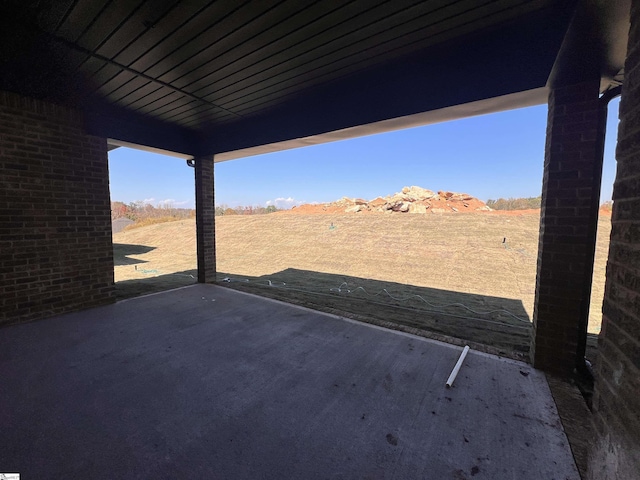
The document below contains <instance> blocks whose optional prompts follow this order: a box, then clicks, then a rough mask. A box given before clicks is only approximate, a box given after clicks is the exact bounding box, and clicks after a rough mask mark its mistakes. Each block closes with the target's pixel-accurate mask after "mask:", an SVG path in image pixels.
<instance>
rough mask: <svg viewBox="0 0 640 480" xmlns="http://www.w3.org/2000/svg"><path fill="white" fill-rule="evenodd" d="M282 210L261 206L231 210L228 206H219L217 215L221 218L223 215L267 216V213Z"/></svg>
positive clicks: (240, 207)
mask: <svg viewBox="0 0 640 480" xmlns="http://www.w3.org/2000/svg"><path fill="white" fill-rule="evenodd" d="M279 210H281V209H279V208H278V207H276V206H275V205H269V206H268V207H259V206H249V207H244V206H242V205H241V206H238V207H235V208H231V207H229V206H228V205H226V204H222V205H217V206H216V210H215V214H216V217H220V216H222V215H266V214H267V213H274V212H277V211H279Z"/></svg>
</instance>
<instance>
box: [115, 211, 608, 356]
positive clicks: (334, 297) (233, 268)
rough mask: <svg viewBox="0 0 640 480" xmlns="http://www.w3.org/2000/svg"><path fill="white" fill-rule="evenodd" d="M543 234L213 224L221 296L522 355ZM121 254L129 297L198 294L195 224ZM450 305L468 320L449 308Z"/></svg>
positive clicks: (280, 221)
mask: <svg viewBox="0 0 640 480" xmlns="http://www.w3.org/2000/svg"><path fill="white" fill-rule="evenodd" d="M538 224H539V213H537V212H536V211H533V212H531V211H530V212H527V213H523V214H515V215H495V214H462V213H461V214H455V215H383V214H381V215H365V216H361V215H357V214H339V215H286V214H280V215H264V216H223V217H216V227H217V228H216V248H217V262H218V271H219V272H220V273H219V275H218V281H222V280H223V279H225V278H228V279H229V280H231V281H230V282H225V283H223V284H226V285H229V286H231V287H234V288H240V289H244V290H248V291H251V292H254V293H257V294H260V295H265V296H271V297H275V298H279V299H282V300H286V301H291V302H294V303H298V304H302V305H307V306H310V307H312V308H317V309H321V310H328V311H333V312H343V313H344V312H346V313H349V314H351V315H352V316H359V317H362V318H372V319H376V321H379V322H395V323H401V324H403V325H409V326H411V327H417V328H426V329H430V330H432V331H435V332H438V333H443V334H447V335H454V336H457V337H458V338H464V339H468V340H470V341H477V342H480V343H488V344H493V345H496V346H498V347H499V348H507V345H509V344H511V346H512V347H513V348H514V349H515V350H516V351H524V350H525V349H526V348H527V347H528V336H527V335H528V330H527V329H530V325H529V322H530V321H531V319H532V317H533V303H534V296H535V275H536V261H537V246H538V227H539V225H538ZM610 230H611V225H610V217H606V216H603V217H602V218H601V220H600V223H599V234H598V244H597V250H596V263H595V268H594V285H593V294H592V302H593V307H592V311H591V315H590V322H589V331H590V332H591V333H598V332H599V329H600V321H601V312H600V305H601V303H602V297H603V295H604V275H605V267H606V258H607V252H608V238H609V233H610ZM505 239H506V240H505ZM114 243H115V244H116V249H117V252H118V253H117V255H116V267H115V277H116V281H117V282H118V290H119V291H120V292H122V293H121V296H122V297H126V296H130V295H135V294H140V293H141V292H140V290H141V287H137V290H136V287H135V285H136V284H138V283H140V281H143V283H144V282H146V285H147V286H146V287H144V288H142V290H143V292H142V293H147V292H149V291H158V290H162V289H167V288H175V287H176V286H180V285H185V284H189V283H193V282H195V278H193V277H195V268H196V255H195V221H194V220H181V221H176V222H170V223H163V224H157V225H151V226H148V227H145V228H138V229H134V230H129V231H124V232H121V233H119V234H116V235H114ZM118 245H120V246H118ZM142 247H144V248H142ZM150 247H153V248H152V249H149V248H150ZM145 248H147V249H149V250H147V251H142V250H145ZM343 283H346V285H343ZM358 287H362V288H364V289H365V290H366V292H365V291H363V289H362V288H358ZM384 289H386V290H387V293H385V292H384ZM127 291H129V292H133V293H127ZM136 292H137V293H136ZM367 292H368V293H367ZM388 294H391V295H392V296H393V298H391V297H389V295H388ZM418 297H420V298H418ZM426 302H429V304H427V303H426ZM450 304H461V305H463V306H464V308H463V307H460V306H449V307H443V308H440V307H441V306H442V305H450ZM434 306H435V307H434ZM465 308H466V309H468V310H465ZM496 310H499V311H500V312H495V311H496ZM505 310H506V311H507V312H510V313H512V314H513V315H510V314H509V313H505V312H504V311H505ZM490 311H493V312H494V313H493V314H491V315H487V314H486V312H490ZM514 316H515V317H519V318H522V319H525V320H526V322H522V321H520V320H517V319H515V318H514ZM491 322H497V323H491ZM500 325H506V327H504V328H503V327H501V326H500ZM505 329H506V330H505ZM505 331H506V332H507V333H506V334H505ZM483 332H484V333H483ZM508 332H511V333H508ZM505 335H506V336H505Z"/></svg>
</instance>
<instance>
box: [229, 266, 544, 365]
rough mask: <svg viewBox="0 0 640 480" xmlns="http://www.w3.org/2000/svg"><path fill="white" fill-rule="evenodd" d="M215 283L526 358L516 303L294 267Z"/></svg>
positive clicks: (525, 331)
mask: <svg viewBox="0 0 640 480" xmlns="http://www.w3.org/2000/svg"><path fill="white" fill-rule="evenodd" d="M216 279H217V282H218V284H220V285H223V286H225V285H226V286H228V287H231V288H234V289H238V290H243V291H246V292H250V293H254V294H257V295H261V296H265V297H270V298H274V299H277V300H282V301H285V302H289V303H294V304H298V305H302V306H305V307H309V308H313V309H316V310H320V311H324V312H329V313H335V314H338V315H342V316H348V317H351V318H354V319H357V320H363V321H367V322H370V323H375V324H378V325H382V326H385V327H390V328H396V327H397V326H398V325H399V326H401V327H402V328H401V329H404V330H407V329H409V331H410V329H417V330H421V331H426V332H430V333H431V334H436V337H437V335H443V336H447V337H455V338H457V339H460V340H462V341H464V342H467V343H469V342H470V343H474V344H480V345H486V346H489V347H492V348H493V349H494V350H497V353H500V354H503V355H508V356H511V357H514V358H519V359H528V352H529V348H530V342H531V333H532V325H531V319H530V318H529V316H528V314H527V312H526V310H525V309H524V306H523V304H522V302H521V301H520V300H517V299H511V298H501V297H491V296H487V295H478V294H472V293H464V292H455V291H451V290H442V289H437V288H429V287H419V286H415V285H405V284H401V283H394V282H384V281H379V280H372V279H366V278H359V277H351V276H345V275H336V274H329V273H321V272H314V271H306V270H298V269H293V268H288V269H286V270H283V271H280V272H276V273H273V274H270V275H264V276H261V277H250V276H246V275H236V274H233V273H223V272H220V273H218V275H217V278H216ZM429 336H431V337H433V336H434V335H429Z"/></svg>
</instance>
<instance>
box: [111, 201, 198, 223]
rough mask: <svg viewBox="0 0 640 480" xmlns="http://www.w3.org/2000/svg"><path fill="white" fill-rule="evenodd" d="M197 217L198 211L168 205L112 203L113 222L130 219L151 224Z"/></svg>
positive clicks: (138, 202) (137, 202) (139, 202)
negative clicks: (119, 219)
mask: <svg viewBox="0 0 640 480" xmlns="http://www.w3.org/2000/svg"><path fill="white" fill-rule="evenodd" d="M195 215H196V211H195V210H194V209H192V208H176V207H174V206H173V205H171V204H168V203H165V204H161V205H159V206H157V207H154V206H153V205H151V204H150V203H144V202H142V201H139V200H138V201H136V202H131V203H129V204H126V203H124V202H118V201H115V202H111V220H112V221H113V220H117V219H118V218H128V219H130V220H133V221H134V222H136V223H141V222H144V223H145V224H151V223H161V222H171V221H174V220H184V219H186V218H193V217H195Z"/></svg>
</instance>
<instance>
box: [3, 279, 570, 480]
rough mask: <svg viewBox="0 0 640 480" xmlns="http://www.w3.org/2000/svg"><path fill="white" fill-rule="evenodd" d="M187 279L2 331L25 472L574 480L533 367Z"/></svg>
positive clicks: (11, 466)
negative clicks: (449, 382)
mask: <svg viewBox="0 0 640 480" xmlns="http://www.w3.org/2000/svg"><path fill="white" fill-rule="evenodd" d="M460 352H461V348H459V347H455V346H451V345H447V344H443V343H439V342H435V341H432V340H428V339H424V338H421V337H415V336H412V335H408V334H404V333H399V332H394V331H388V330H384V329H381V328H377V327H373V326H370V325H365V324H360V323H356V322H353V321H349V320H345V319H341V318H338V317H335V316H332V315H327V314H323V313H317V312H313V311H310V310H306V309H302V308H299V307H295V306H291V305H287V304H284V303H279V302H275V301H272V300H268V299H263V298H258V297H254V296H251V295H247V294H244V293H240V292H237V291H233V290H230V289H226V288H223V287H218V286H212V285H194V286H190V287H185V288H182V289H178V290H173V291H170V292H165V293H162V294H155V295H150V296H146V297H140V298H136V299H131V300H126V301H122V302H119V303H116V304H113V305H108V306H105V307H100V308H95V309H91V310H86V311H83V312H78V313H73V314H68V315H62V316H58V317H55V318H50V319H47V320H42V321H39V322H34V323H29V324H24V325H17V326H11V327H6V328H2V329H0V378H1V386H0V426H1V430H0V431H1V434H0V472H19V473H21V475H22V476H21V478H25V479H35V478H78V479H81V478H87V479H89V478H91V479H102V478H104V479H106V478H109V479H114V478H127V479H133V478H183V479H187V478H188V479H218V478H219V479H315V478H318V479H320V478H322V479H391V478H394V479H414V478H416V479H471V478H473V479H474V480H475V479H482V478H486V479H493V480H500V479H518V480H524V479H536V480H537V479H540V478H544V479H556V480H565V479H579V475H578V472H577V469H576V466H575V463H574V460H573V457H572V455H571V451H570V448H569V445H568V442H567V439H566V436H565V434H564V431H563V429H562V426H561V423H560V420H559V418H558V415H557V411H556V407H555V404H554V401H553V398H552V397H551V394H550V392H549V387H548V385H547V381H546V379H545V377H544V375H543V374H542V373H540V372H538V371H536V370H534V369H533V368H531V366H529V365H527V364H524V363H520V362H517V361H513V360H508V359H503V358H498V357H495V356H492V355H488V354H484V353H478V352H473V351H472V352H470V353H469V355H468V356H467V359H466V361H465V363H464V365H463V367H462V370H461V372H460V374H459V375H458V378H457V380H456V382H455V384H454V387H453V388H451V389H446V388H445V381H446V379H447V377H448V375H449V373H450V371H451V369H452V368H453V366H454V364H455V363H456V360H457V359H458V356H459V354H460Z"/></svg>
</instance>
